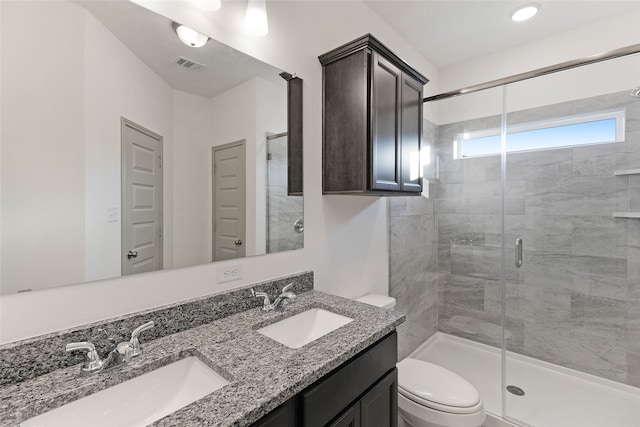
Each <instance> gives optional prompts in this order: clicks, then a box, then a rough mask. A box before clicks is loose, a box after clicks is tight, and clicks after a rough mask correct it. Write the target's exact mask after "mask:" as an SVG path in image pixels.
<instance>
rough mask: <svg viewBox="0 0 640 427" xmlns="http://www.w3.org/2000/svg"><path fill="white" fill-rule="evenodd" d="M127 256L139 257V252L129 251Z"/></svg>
mask: <svg viewBox="0 0 640 427" xmlns="http://www.w3.org/2000/svg"><path fill="white" fill-rule="evenodd" d="M127 258H129V259H131V258H138V252H136V251H129V253H128V254H127Z"/></svg>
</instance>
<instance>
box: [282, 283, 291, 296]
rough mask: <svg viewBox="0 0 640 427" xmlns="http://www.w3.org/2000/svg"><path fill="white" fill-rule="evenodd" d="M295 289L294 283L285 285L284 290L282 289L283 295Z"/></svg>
mask: <svg viewBox="0 0 640 427" xmlns="http://www.w3.org/2000/svg"><path fill="white" fill-rule="evenodd" d="M291 288H293V282H291V283H289V284H288V285H285V287H284V288H282V292H281V293H283V294H284V293H285V292H289V290H290V289H291Z"/></svg>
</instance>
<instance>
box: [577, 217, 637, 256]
mask: <svg viewBox="0 0 640 427" xmlns="http://www.w3.org/2000/svg"><path fill="white" fill-rule="evenodd" d="M572 222H573V230H572V239H573V251H572V253H573V254H575V255H591V256H599V257H608V258H624V257H626V255H627V247H626V236H625V234H626V230H625V227H624V224H622V223H620V222H618V221H616V218H614V217H612V216H574V217H572Z"/></svg>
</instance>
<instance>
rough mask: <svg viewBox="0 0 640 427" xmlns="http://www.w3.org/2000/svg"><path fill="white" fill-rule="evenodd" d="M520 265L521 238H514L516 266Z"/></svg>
mask: <svg viewBox="0 0 640 427" xmlns="http://www.w3.org/2000/svg"><path fill="white" fill-rule="evenodd" d="M520 267H522V239H520V238H518V239H516V268H520Z"/></svg>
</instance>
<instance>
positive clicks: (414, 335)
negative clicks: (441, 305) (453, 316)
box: [397, 303, 438, 360]
mask: <svg viewBox="0 0 640 427" xmlns="http://www.w3.org/2000/svg"><path fill="white" fill-rule="evenodd" d="M398 310H399V311H403V310H401V309H398ZM406 313H407V319H406V321H405V323H403V324H402V325H400V326H399V327H398V329H397V331H398V360H402V359H404V358H405V357H407V356H408V355H409V354H411V352H413V351H414V350H415V349H416V348H418V347H419V346H420V345H421V344H422V343H424V342H425V341H426V340H428V339H429V338H430V337H431V336H432V335H433V334H435V333H436V332H437V331H438V305H437V303H435V304H431V305H426V304H424V305H423V306H422V307H420V308H419V309H418V310H414V311H407V312H406Z"/></svg>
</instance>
